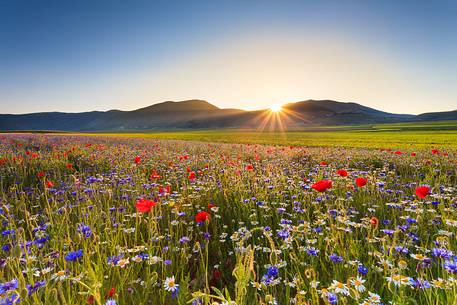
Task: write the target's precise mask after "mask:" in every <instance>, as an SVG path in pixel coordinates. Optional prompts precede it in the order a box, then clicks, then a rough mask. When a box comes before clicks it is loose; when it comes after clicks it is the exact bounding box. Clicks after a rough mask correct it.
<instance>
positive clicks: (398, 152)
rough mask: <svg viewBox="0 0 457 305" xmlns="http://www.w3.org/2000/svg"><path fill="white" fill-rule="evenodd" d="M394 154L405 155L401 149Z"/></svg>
mask: <svg viewBox="0 0 457 305" xmlns="http://www.w3.org/2000/svg"><path fill="white" fill-rule="evenodd" d="M394 154H396V155H403V153H402V152H401V151H399V150H397V151H396V152H395V153H394Z"/></svg>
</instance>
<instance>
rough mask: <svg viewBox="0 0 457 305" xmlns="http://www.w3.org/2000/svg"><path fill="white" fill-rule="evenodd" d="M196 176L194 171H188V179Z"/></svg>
mask: <svg viewBox="0 0 457 305" xmlns="http://www.w3.org/2000/svg"><path fill="white" fill-rule="evenodd" d="M196 177H197V175H196V174H195V172H190V173H189V176H188V178H189V180H194V179H195V178H196Z"/></svg>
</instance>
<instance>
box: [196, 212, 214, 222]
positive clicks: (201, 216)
mask: <svg viewBox="0 0 457 305" xmlns="http://www.w3.org/2000/svg"><path fill="white" fill-rule="evenodd" d="M210 219H211V215H209V213H208V212H205V211H201V212H198V213H197V215H195V221H196V222H200V223H201V222H205V221H210Z"/></svg>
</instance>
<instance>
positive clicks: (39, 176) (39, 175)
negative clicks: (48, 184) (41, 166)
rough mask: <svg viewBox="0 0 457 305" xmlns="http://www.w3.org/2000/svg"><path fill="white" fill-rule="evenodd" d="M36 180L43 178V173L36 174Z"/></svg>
mask: <svg viewBox="0 0 457 305" xmlns="http://www.w3.org/2000/svg"><path fill="white" fill-rule="evenodd" d="M36 175H37V177H38V178H43V177H44V175H45V174H44V172H39V173H38V174H36Z"/></svg>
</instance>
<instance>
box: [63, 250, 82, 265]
mask: <svg viewBox="0 0 457 305" xmlns="http://www.w3.org/2000/svg"><path fill="white" fill-rule="evenodd" d="M82 256H83V250H81V249H79V250H78V251H74V252H69V253H68V254H67V255H66V256H65V260H66V261H69V262H74V261H76V260H78V259H79V258H81V257H82Z"/></svg>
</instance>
